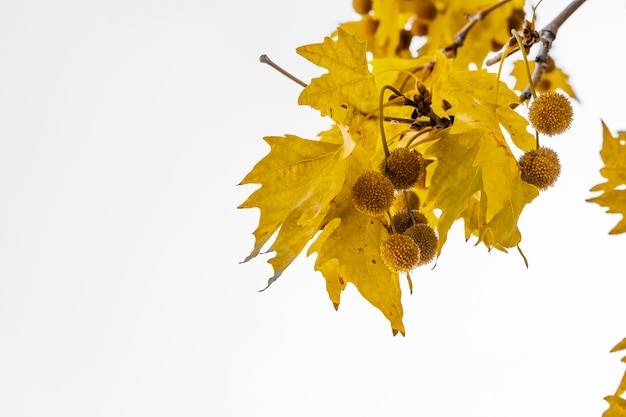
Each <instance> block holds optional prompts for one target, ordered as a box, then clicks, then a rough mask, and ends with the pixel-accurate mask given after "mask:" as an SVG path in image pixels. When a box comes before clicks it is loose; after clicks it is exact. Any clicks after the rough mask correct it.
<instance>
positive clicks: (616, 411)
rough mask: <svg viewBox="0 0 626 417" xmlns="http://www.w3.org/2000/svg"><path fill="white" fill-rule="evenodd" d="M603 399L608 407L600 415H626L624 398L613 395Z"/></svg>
mask: <svg viewBox="0 0 626 417" xmlns="http://www.w3.org/2000/svg"><path fill="white" fill-rule="evenodd" d="M604 399H605V400H606V402H608V403H609V409H608V410H606V411H605V412H604V413H602V417H626V400H624V399H623V398H621V397H618V396H615V395H609V396H607V397H604Z"/></svg>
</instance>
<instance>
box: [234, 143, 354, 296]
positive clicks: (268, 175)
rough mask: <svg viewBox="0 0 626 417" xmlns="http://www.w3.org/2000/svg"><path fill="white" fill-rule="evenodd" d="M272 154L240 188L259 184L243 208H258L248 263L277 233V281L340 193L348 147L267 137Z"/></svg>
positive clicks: (275, 258) (271, 260)
mask: <svg viewBox="0 0 626 417" xmlns="http://www.w3.org/2000/svg"><path fill="white" fill-rule="evenodd" d="M265 141H266V142H267V143H268V144H269V145H270V152H269V154H268V155H267V156H266V157H265V158H263V159H262V160H261V161H259V162H258V163H257V164H256V165H255V167H254V168H253V169H252V171H250V173H249V174H248V175H246V176H245V178H244V179H243V180H242V181H241V184H261V187H260V188H259V189H257V190H256V191H255V192H253V193H252V194H251V195H250V197H248V199H247V200H246V201H245V202H244V203H242V204H241V205H240V206H239V208H252V207H258V208H259V209H260V211H261V214H260V220H259V225H258V227H257V229H256V230H255V231H254V236H255V245H254V249H253V250H252V252H251V253H250V255H249V256H248V257H247V258H246V259H245V261H249V260H250V259H252V258H254V257H256V256H257V255H258V254H259V253H260V251H261V249H262V248H263V246H264V245H265V244H266V243H267V242H268V240H269V239H270V238H271V237H272V236H273V235H274V234H275V233H276V231H279V232H278V234H277V236H276V240H275V241H274V243H273V244H272V246H271V247H270V248H269V251H272V252H276V256H275V257H274V258H272V259H270V260H269V263H271V264H272V266H273V268H274V276H272V277H271V278H270V279H269V282H268V285H269V284H271V283H272V282H274V281H275V280H276V279H278V277H280V275H281V274H282V272H283V271H284V270H285V269H286V268H287V267H288V266H289V265H290V264H291V262H292V261H293V260H294V259H295V258H296V257H297V256H298V254H299V253H300V252H301V251H302V249H303V248H304V246H305V245H306V244H307V243H308V242H309V240H311V238H312V237H313V236H314V235H315V233H317V231H318V230H319V227H320V224H321V223H322V221H323V220H324V217H325V215H326V212H327V211H328V207H329V203H330V201H331V200H332V199H333V198H334V197H335V196H336V195H337V194H338V193H339V191H340V190H341V186H342V185H343V181H344V177H345V173H344V172H343V171H342V170H345V168H343V164H342V161H343V159H344V157H345V154H346V153H349V151H350V150H351V147H352V145H351V144H350V143H342V144H338V143H332V142H329V141H323V140H319V141H315V140H307V139H302V138H299V137H297V136H292V135H287V136H285V137H267V138H265Z"/></svg>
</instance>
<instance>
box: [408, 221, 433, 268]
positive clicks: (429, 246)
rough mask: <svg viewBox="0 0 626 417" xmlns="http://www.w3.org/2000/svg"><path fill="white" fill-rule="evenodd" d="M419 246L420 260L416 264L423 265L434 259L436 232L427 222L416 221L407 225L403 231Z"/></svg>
mask: <svg viewBox="0 0 626 417" xmlns="http://www.w3.org/2000/svg"><path fill="white" fill-rule="evenodd" d="M404 235H405V236H409V237H410V238H411V239H413V241H414V242H415V243H416V244H417V246H418V247H419V248H420V260H419V262H418V263H417V265H424V264H427V263H428V262H430V261H432V260H433V259H435V255H436V254H437V241H438V240H439V239H438V238H437V234H436V233H435V231H434V230H433V228H432V227H430V226H429V225H428V224H424V223H418V224H414V225H413V226H411V227H409V228H408V229H407V230H406V231H405V232H404Z"/></svg>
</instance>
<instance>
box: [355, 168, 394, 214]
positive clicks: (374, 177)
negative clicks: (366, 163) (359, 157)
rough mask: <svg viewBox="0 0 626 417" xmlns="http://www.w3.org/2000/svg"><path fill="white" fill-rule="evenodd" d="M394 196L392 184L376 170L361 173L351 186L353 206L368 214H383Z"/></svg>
mask: <svg viewBox="0 0 626 417" xmlns="http://www.w3.org/2000/svg"><path fill="white" fill-rule="evenodd" d="M394 198H395V194H394V189H393V184H392V183H391V181H389V179H388V178H387V177H385V176H384V175H383V174H381V173H380V172H378V171H369V172H366V173H364V174H361V176H359V178H358V179H357V180H356V182H355V183H354V186H353V187H352V202H353V203H354V207H355V208H356V209H357V210H358V211H359V212H361V213H363V214H366V215H368V216H373V217H377V216H382V215H383V214H385V212H386V211H387V210H389V207H391V204H393V200H394Z"/></svg>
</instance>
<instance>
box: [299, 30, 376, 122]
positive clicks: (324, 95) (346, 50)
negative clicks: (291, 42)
mask: <svg viewBox="0 0 626 417" xmlns="http://www.w3.org/2000/svg"><path fill="white" fill-rule="evenodd" d="M296 51H297V52H298V53H299V54H300V55H302V56H303V57H305V58H307V59H308V60H309V61H311V62H312V63H314V64H316V65H319V66H321V67H323V68H326V69H328V70H329V72H328V73H327V74H324V75H322V76H321V77H319V78H314V79H313V80H312V81H311V83H310V84H309V85H308V86H307V87H306V88H304V90H302V92H301V93H300V96H299V97H298V103H299V104H306V105H309V106H311V107H313V108H315V109H317V110H319V111H320V113H321V115H322V116H330V117H331V118H332V119H333V120H334V121H335V122H337V123H342V124H344V125H350V124H351V123H352V118H353V117H354V116H355V114H361V115H367V114H369V113H372V112H374V111H375V110H376V109H377V107H378V89H377V88H376V83H375V81H374V76H373V75H372V73H371V72H370V70H369V68H368V65H367V56H366V52H367V48H366V44H365V42H360V41H358V40H357V38H356V37H355V36H354V35H351V34H349V33H348V32H346V31H345V30H343V29H341V28H339V29H338V30H337V40H333V39H332V38H330V37H326V38H325V39H324V42H323V43H319V44H312V45H305V46H301V47H299V48H297V49H296Z"/></svg>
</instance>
